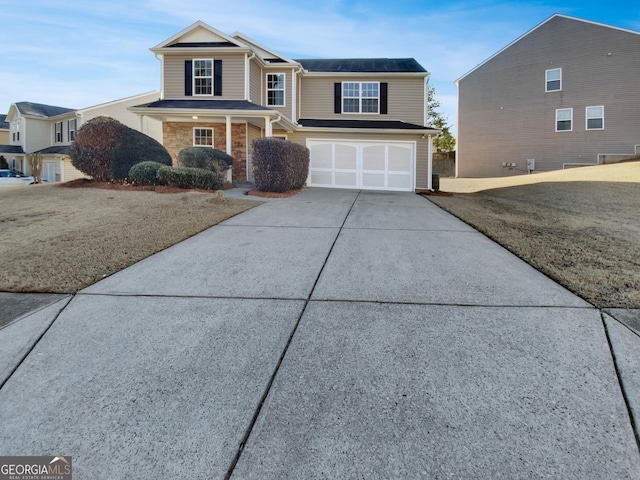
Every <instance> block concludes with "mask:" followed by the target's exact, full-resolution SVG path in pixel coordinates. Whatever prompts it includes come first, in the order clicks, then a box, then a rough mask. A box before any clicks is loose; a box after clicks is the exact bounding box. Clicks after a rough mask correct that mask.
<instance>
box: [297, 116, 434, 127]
mask: <svg viewBox="0 0 640 480" xmlns="http://www.w3.org/2000/svg"><path fill="white" fill-rule="evenodd" d="M298 123H299V124H300V125H302V126H303V127H314V128H371V129H373V128H380V129H384V130H433V129H432V128H429V127H425V126H423V125H415V124H413V123H406V122H402V121H400V120H321V119H315V118H301V119H300V120H298Z"/></svg>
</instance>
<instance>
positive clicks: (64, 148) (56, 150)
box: [36, 145, 69, 155]
mask: <svg viewBox="0 0 640 480" xmlns="http://www.w3.org/2000/svg"><path fill="white" fill-rule="evenodd" d="M36 153H42V154H45V155H47V154H49V155H50V154H58V155H69V145H56V146H53V147H47V148H43V149H42V150H38V151H37V152H36Z"/></svg>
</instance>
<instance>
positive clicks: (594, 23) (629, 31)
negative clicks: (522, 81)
mask: <svg viewBox="0 0 640 480" xmlns="http://www.w3.org/2000/svg"><path fill="white" fill-rule="evenodd" d="M555 18H564V19H567V20H573V21H576V22H583V23H588V24H591V25H596V26H599V27H604V28H611V29H614V30H619V31H621V32H626V33H632V34H634V35H640V32H636V31H635V30H628V29H626V28H620V27H614V26H612V25H607V24H604V23H599V22H593V21H591V20H584V19H582V18H577V17H570V16H569V15H562V14H560V13H555V14H553V15H551V16H550V17H549V18H547V19H546V20H544V21H543V22H541V23H539V24H538V25H536V26H535V27H533V28H532V29H531V30H529V31H528V32H526V33H525V34H523V35H521V36H519V37H518V38H516V39H515V40H514V41H513V42H511V43H510V44H508V45H507V46H506V47H504V48H502V49H501V50H499V51H497V52H496V53H494V54H493V55H491V56H490V57H489V58H487V59H486V60H485V61H483V62H482V63H479V64H478V65H476V66H475V67H473V68H472V69H471V70H469V71H468V72H467V73H465V74H464V75H462V76H461V77H460V78H458V79H457V80H456V81H455V82H454V83H455V84H456V85H457V84H458V82H459V81H460V80H462V79H463V78H465V77H466V76H468V75H470V74H471V73H473V72H475V71H476V70H477V69H479V68H480V67H482V66H483V65H484V64H486V63H487V62H489V61H491V60H493V59H494V58H495V57H497V56H498V55H500V54H501V53H502V52H504V51H505V50H507V49H508V48H510V47H511V46H513V45H515V44H516V43H518V42H519V41H520V40H522V39H523V38H525V37H527V36H528V35H530V34H531V33H533V32H534V31H536V30H538V29H539V28H540V27H542V26H543V25H545V24H547V23H549V22H550V21H551V20H553V19H555Z"/></svg>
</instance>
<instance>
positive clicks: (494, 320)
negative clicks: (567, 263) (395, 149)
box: [0, 189, 640, 479]
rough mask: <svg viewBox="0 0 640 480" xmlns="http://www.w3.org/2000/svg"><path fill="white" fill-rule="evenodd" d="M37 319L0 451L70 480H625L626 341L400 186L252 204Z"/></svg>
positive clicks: (632, 352)
mask: <svg viewBox="0 0 640 480" xmlns="http://www.w3.org/2000/svg"><path fill="white" fill-rule="evenodd" d="M39 315H41V316H47V315H49V317H48V318H47V319H46V321H44V320H41V321H40V322H36V321H35V320H33V321H32V323H33V324H38V327H37V328H36V327H35V326H32V328H31V330H29V329H27V328H26V325H27V324H26V323H23V322H28V321H29V319H30V318H31V317H27V318H25V319H22V320H20V321H18V322H15V323H13V324H11V325H9V326H8V327H6V328H4V329H2V330H0V348H2V349H4V347H5V345H6V344H7V338H11V339H14V340H15V339H20V341H21V342H22V343H23V344H24V345H23V348H22V349H21V350H20V352H22V353H16V354H15V355H14V356H13V357H12V358H13V359H14V360H13V367H11V365H9V367H7V368H5V370H4V371H5V372H7V373H6V375H5V376H6V378H7V380H6V382H5V383H4V384H3V386H2V389H1V390H0V425H2V428H1V429H0V455H44V454H56V455H70V456H72V457H73V466H74V478H76V479H85V478H87V479H101V478H105V479H107V478H109V479H113V478H122V479H124V478H137V479H158V478H225V477H226V478H238V479H244V478H260V479H265V478H268V479H271V478H273V479H280V478H523V479H524V478H527V479H528V478H540V477H552V478H563V479H571V478H575V479H586V478H640V455H639V452H638V445H637V442H636V435H635V433H634V430H633V427H632V421H631V418H630V411H631V412H637V411H640V398H638V391H640V376H639V373H638V372H639V371H640V369H639V368H638V361H637V360H636V359H637V358H640V355H639V353H640V337H638V336H637V335H636V334H635V333H634V332H633V331H632V330H631V329H629V328H627V327H626V326H625V325H623V324H622V323H619V322H617V321H616V320H614V318H613V317H611V316H609V315H606V314H601V312H599V311H598V310H596V309H594V308H592V307H591V306H590V305H589V304H587V303H586V302H584V301H582V300H581V299H580V298H578V297H576V296H575V295H573V294H571V293H570V292H568V291H567V290H565V289H564V288H562V287H560V286H558V285H557V284H555V283H554V282H552V281H551V280H549V279H548V278H547V277H545V276H544V275H542V274H540V273H539V272H537V271H536V270H534V269H533V268H531V267H530V266H528V265H527V264H525V263H524V262H522V261H520V260H519V259H518V258H516V257H515V256H513V255H512V254H510V253H509V252H508V251H507V250H505V249H503V248H501V247H500V246H498V245H496V244H495V243H493V242H491V241H490V240H488V239H487V238H486V237H484V236H483V235H481V234H480V233H478V232H477V231H475V230H473V229H472V228H470V227H468V226H467V225H466V224H464V223H462V222H460V221H458V220H457V219H455V218H454V217H452V216H450V215H448V214H447V213H445V212H443V211H442V210H440V209H439V208H438V207H436V206H435V205H433V204H431V203H430V202H429V201H428V200H426V199H425V198H423V197H421V196H419V195H415V194H398V193H376V192H358V191H345V190H337V191H336V190H320V189H307V190H305V191H303V192H301V193H300V194H298V195H296V196H295V197H292V198H289V199H282V200H272V201H269V202H267V203H264V204H262V205H260V206H258V207H256V208H254V209H251V210H249V211H247V212H245V213H243V214H241V215H239V216H237V217H234V218H232V219H229V220H227V221H226V222H223V223H222V224H220V225H218V226H216V227H213V228H211V229H209V230H207V231H205V232H203V233H201V234H199V235H197V236H195V237H192V238H190V239H188V240H186V241H184V242H182V243H180V244H177V245H175V246H173V247H171V248H169V249H167V250H165V251H163V252H161V253H158V254H156V255H154V256H152V257H149V258H147V259H145V260H143V261H141V262H139V263H137V264H135V265H133V266H132V267H129V268H127V269H126V270H123V271H122V272H120V273H117V274H115V275H113V276H111V277H108V278H106V279H105V280H103V281H101V282H99V283H97V284H95V285H93V286H91V287H89V288H87V289H85V290H83V291H82V292H80V293H79V294H77V295H76V296H75V297H73V298H72V299H71V300H70V301H69V299H68V298H63V299H60V300H59V301H58V303H55V304H53V305H50V306H48V307H46V308H45V309H43V310H40V311H39ZM54 320H55V321H54ZM21 325H25V327H24V328H23V330H29V332H31V333H25V332H22V333H20V332H19V331H18V328H19V327H21ZM610 346H611V347H612V348H610ZM24 352H26V353H28V355H27V356H26V358H24V355H25V353H24ZM8 356H9V357H11V355H10V354H9V355H8ZM23 358H24V359H23ZM0 360H1V361H3V362H5V363H7V362H9V364H11V361H10V360H11V359H9V360H7V358H4V357H0ZM637 420H638V419H636V424H637Z"/></svg>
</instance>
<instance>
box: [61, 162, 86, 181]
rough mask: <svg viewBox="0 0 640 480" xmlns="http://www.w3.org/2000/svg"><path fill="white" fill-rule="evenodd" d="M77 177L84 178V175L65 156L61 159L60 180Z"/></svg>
mask: <svg viewBox="0 0 640 480" xmlns="http://www.w3.org/2000/svg"><path fill="white" fill-rule="evenodd" d="M78 178H86V175H85V174H84V173H82V172H81V171H80V170H78V169H77V168H76V167H74V166H73V165H72V164H71V159H69V157H66V158H65V159H64V160H63V161H62V175H61V181H63V182H69V181H71V180H76V179H78Z"/></svg>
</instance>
